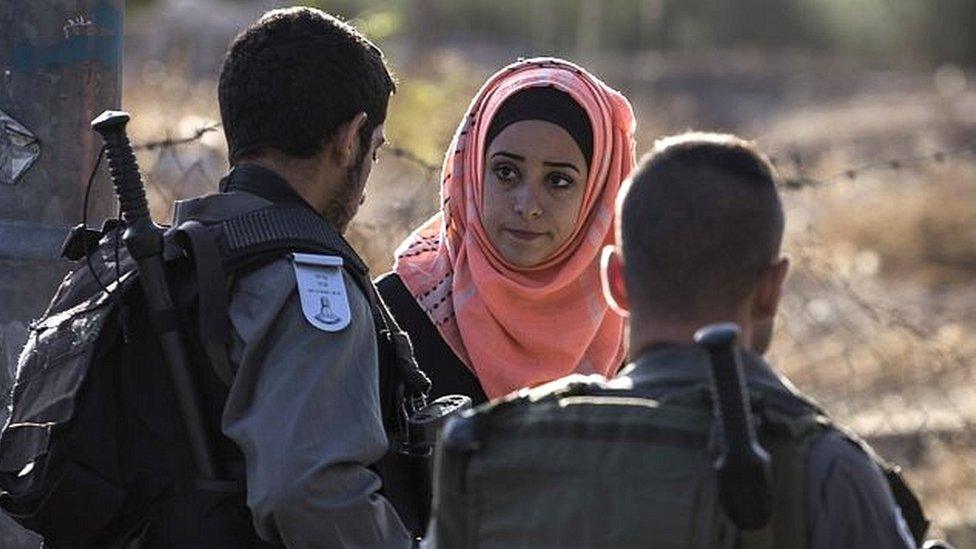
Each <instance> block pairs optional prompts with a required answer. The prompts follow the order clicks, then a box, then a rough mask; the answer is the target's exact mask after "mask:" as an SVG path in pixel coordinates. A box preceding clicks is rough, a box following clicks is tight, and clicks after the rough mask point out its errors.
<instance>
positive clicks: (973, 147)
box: [133, 122, 976, 190]
mask: <svg viewBox="0 0 976 549" xmlns="http://www.w3.org/2000/svg"><path fill="white" fill-rule="evenodd" d="M220 128H221V124H220V123H219V122H214V123H212V124H208V125H205V126H201V127H200V128H198V129H197V130H196V131H194V132H193V133H192V134H190V135H188V136H185V137H178V138H173V137H167V138H165V139H160V140H157V141H147V142H144V143H139V144H136V145H134V146H133V149H135V150H137V151H138V150H156V149H165V148H169V147H178V146H181V145H190V144H193V143H195V142H197V141H200V140H201V139H203V137H204V136H205V135H206V134H208V133H210V132H213V131H216V130H218V129H220ZM385 150H386V152H387V153H388V154H390V155H391V156H393V157H394V158H398V159H401V160H404V161H406V162H409V163H411V164H413V165H415V166H416V167H418V168H420V170H421V171H423V172H424V174H425V176H426V178H427V179H430V180H433V179H435V178H436V177H437V174H438V173H440V170H441V167H440V166H439V165H438V164H437V163H435V162H431V161H429V160H427V159H425V158H423V157H422V156H421V155H419V154H417V153H415V152H414V151H412V150H410V149H408V148H406V147H402V146H397V145H388V146H387V147H386V148H385ZM967 155H972V156H976V143H973V144H969V145H966V146H964V147H957V148H952V149H942V150H936V151H932V152H930V153H927V154H923V155H909V156H897V157H890V158H887V159H884V160H878V161H873V162H868V163H864V164H859V165H855V166H851V167H848V168H845V169H843V170H840V171H838V172H835V173H832V174H828V175H825V176H816V175H811V174H809V173H807V171H806V160H805V155H803V154H801V153H800V152H799V151H796V150H791V151H788V152H787V153H785V154H783V153H780V154H773V155H770V156H769V160H770V162H771V163H772V164H773V166H775V167H777V168H779V169H781V170H782V169H783V168H790V169H791V172H792V173H790V174H788V175H784V176H783V177H782V183H781V187H782V188H783V189H784V190H799V189H804V188H809V187H819V186H824V185H826V184H829V183H837V182H840V181H842V180H846V181H851V182H853V181H856V180H857V179H858V178H860V177H862V176H863V175H864V174H865V173H867V172H875V171H883V170H890V171H896V172H897V171H900V170H903V169H908V168H920V167H925V166H928V165H934V164H944V163H946V162H948V161H950V160H952V159H953V158H958V157H962V156H967Z"/></svg>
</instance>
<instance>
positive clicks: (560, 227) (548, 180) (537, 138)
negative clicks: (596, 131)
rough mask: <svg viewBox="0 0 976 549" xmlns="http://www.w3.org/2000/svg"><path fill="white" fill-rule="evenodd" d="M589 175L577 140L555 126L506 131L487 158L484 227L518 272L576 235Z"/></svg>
mask: <svg viewBox="0 0 976 549" xmlns="http://www.w3.org/2000/svg"><path fill="white" fill-rule="evenodd" d="M588 175H589V170H588V169H587V167H586V160H585V159H584V158H583V152H582V151H581V150H580V148H579V146H578V145H577V144H576V141H574V140H573V138H572V137H571V136H570V135H569V133H568V132H566V130H564V129H563V128H561V127H560V126H558V125H556V124H553V123H551V122H544V121H542V120H523V121H521V122H515V123H514V124H511V125H510V126H508V127H506V128H505V129H504V130H502V131H501V133H499V134H498V135H497V136H496V137H495V139H494V140H493V141H492V142H491V143H490V144H489V145H488V150H487V151H486V153H485V174H484V191H483V192H484V194H483V196H482V220H481V223H482V225H483V226H484V228H485V231H487V233H488V238H489V239H490V240H491V243H492V245H493V246H494V247H495V249H496V250H497V251H498V253H499V254H501V256H502V257H503V258H505V260H506V261H508V262H509V263H511V264H513V265H516V266H518V267H531V266H533V265H538V264H540V263H542V262H543V261H544V260H545V259H547V258H548V257H549V256H551V255H552V254H553V253H554V252H555V251H556V250H557V249H559V247H560V246H561V245H562V244H563V243H564V242H565V241H566V239H568V238H569V237H570V236H571V235H572V233H573V227H574V226H575V225H576V216H578V215H579V211H580V206H581V204H582V203H583V194H584V190H585V188H586V181H587V176H588Z"/></svg>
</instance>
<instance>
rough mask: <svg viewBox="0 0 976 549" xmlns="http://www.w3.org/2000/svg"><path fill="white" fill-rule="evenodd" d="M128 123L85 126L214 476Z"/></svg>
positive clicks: (183, 405)
mask: <svg viewBox="0 0 976 549" xmlns="http://www.w3.org/2000/svg"><path fill="white" fill-rule="evenodd" d="M128 122H129V113H126V112H122V111H105V112H103V113H102V114H101V115H99V117H98V118H96V119H95V120H93V121H92V123H91V126H92V129H93V130H95V131H96V132H98V133H99V134H101V136H102V139H103V140H104V141H105V155H106V157H107V158H108V167H109V172H110V173H111V175H112V184H113V185H114V186H115V194H116V195H117V196H118V199H119V209H120V210H121V212H122V217H123V218H124V219H125V224H126V228H125V233H124V234H123V236H122V242H123V243H124V244H125V247H126V249H127V250H128V251H129V254H130V255H131V256H132V258H133V259H135V260H136V266H137V268H138V271H139V281H140V284H141V285H142V290H143V293H144V295H145V296H146V304H147V306H148V308H149V319H150V322H151V323H152V325H153V329H154V331H155V332H156V335H157V336H158V338H159V343H160V346H161V347H162V350H163V356H164V358H165V361H166V365H167V366H168V367H169V371H170V377H171V379H172V381H173V389H174V391H175V393H176V400H177V404H178V406H179V409H180V415H181V416H182V419H183V425H184V427H185V428H186V432H187V436H188V438H189V442H190V451H191V453H192V455H193V461H194V463H195V464H196V466H197V471H198V472H199V474H200V476H201V477H203V478H204V479H206V480H216V479H217V478H218V473H217V460H216V458H215V455H216V453H215V451H214V447H213V439H212V438H211V437H210V436H208V433H207V429H206V427H205V426H204V423H203V414H202V413H201V410H202V407H201V405H200V397H199V395H198V394H197V391H196V386H195V384H194V382H193V376H192V369H191V362H190V359H189V355H188V354H187V350H186V349H187V347H186V345H185V342H184V341H183V334H182V333H181V332H180V330H179V329H178V328H175V327H174V326H172V323H168V322H165V321H164V320H163V319H164V318H165V317H171V316H172V313H173V298H172V296H171V294H170V292H169V287H168V286H167V283H166V271H165V267H164V264H163V257H162V252H163V230H162V228H160V227H159V226H157V225H156V224H155V223H153V220H152V218H151V217H150V215H149V204H148V202H147V201H146V190H145V188H144V187H143V185H142V176H141V175H140V173H139V165H138V164H137V163H136V157H135V154H134V153H133V151H132V145H131V144H130V143H129V137H128V136H127V135H126V132H125V125H126V124H127V123H128Z"/></svg>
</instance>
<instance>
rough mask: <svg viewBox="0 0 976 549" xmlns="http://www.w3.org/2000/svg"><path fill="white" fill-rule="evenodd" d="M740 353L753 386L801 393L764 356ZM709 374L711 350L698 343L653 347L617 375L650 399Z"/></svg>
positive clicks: (695, 383)
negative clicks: (708, 351)
mask: <svg viewBox="0 0 976 549" xmlns="http://www.w3.org/2000/svg"><path fill="white" fill-rule="evenodd" d="M739 355H740V357H741V359H742V370H743V374H744V376H745V381H746V383H747V384H748V385H749V387H750V388H756V389H760V390H763V391H764V392H772V393H781V394H782V393H784V392H786V393H791V394H793V395H796V396H800V393H799V391H798V390H797V389H796V388H795V387H794V386H793V384H792V383H790V381H789V380H788V379H786V378H785V377H783V376H781V375H779V374H777V373H776V372H775V371H773V369H772V368H771V367H770V366H769V364H767V363H766V361H765V360H763V358H762V357H761V356H759V355H757V354H755V353H753V352H751V351H747V350H745V349H740V351H739ZM710 377H711V372H710V362H709V357H708V353H706V352H705V351H704V350H702V349H701V348H700V347H698V346H696V345H655V346H652V347H650V348H649V349H648V350H647V351H645V352H644V354H642V355H641V356H640V357H638V358H637V359H636V360H634V361H633V362H631V363H630V364H628V365H627V366H626V367H624V369H623V370H621V372H620V375H619V376H618V378H627V379H629V380H630V382H631V383H632V384H633V387H634V388H635V389H637V390H639V392H641V393H642V394H645V393H646V394H647V396H649V397H651V398H663V397H665V396H668V395H669V394H672V393H675V392H679V391H683V390H687V389H688V388H690V387H694V386H700V385H707V384H708V383H710ZM804 400H805V398H804Z"/></svg>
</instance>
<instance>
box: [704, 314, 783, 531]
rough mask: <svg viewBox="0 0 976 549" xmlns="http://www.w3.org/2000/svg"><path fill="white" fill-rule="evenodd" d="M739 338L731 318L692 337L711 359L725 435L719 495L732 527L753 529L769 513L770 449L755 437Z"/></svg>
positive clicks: (719, 461) (714, 393)
mask: <svg viewBox="0 0 976 549" xmlns="http://www.w3.org/2000/svg"><path fill="white" fill-rule="evenodd" d="M738 339H739V327H738V326H736V325H735V324H733V323H721V324H711V325H709V326H705V327H704V328H702V329H700V330H698V332H696V333H695V343H697V344H698V345H699V346H700V347H702V348H703V349H705V351H707V352H708V354H709V358H710V360H711V372H712V396H713V405H714V409H715V412H716V414H717V415H718V416H719V418H720V420H721V425H722V432H723V434H724V440H725V446H724V448H723V452H722V453H721V454H720V455H719V457H718V459H717V460H716V462H715V470H716V473H717V474H718V480H719V499H720V500H721V502H722V506H723V507H724V508H725V512H726V514H727V515H728V516H729V518H730V519H731V520H732V522H733V523H735V525H736V526H737V527H739V528H740V529H741V530H757V529H759V528H762V527H764V526H765V525H766V524H768V523H769V519H770V517H771V516H772V497H771V495H770V491H769V478H770V465H769V454H768V453H766V451H765V450H764V449H763V448H762V447H761V446H760V445H759V441H758V440H757V438H756V430H755V427H754V426H753V423H752V414H751V412H750V409H749V399H748V389H747V388H746V385H745V383H744V380H743V374H742V362H741V360H740V358H739V350H738V346H737V344H738Z"/></svg>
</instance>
